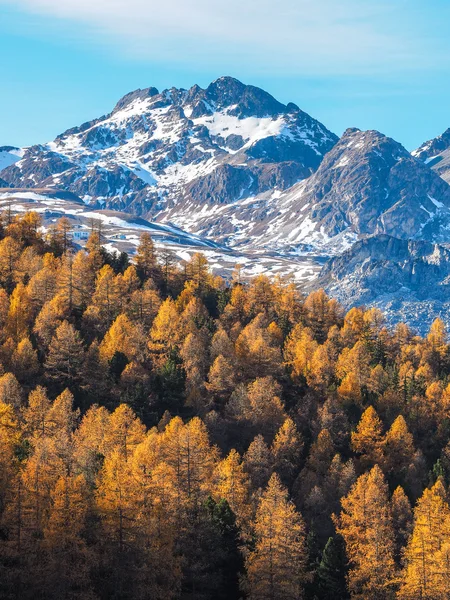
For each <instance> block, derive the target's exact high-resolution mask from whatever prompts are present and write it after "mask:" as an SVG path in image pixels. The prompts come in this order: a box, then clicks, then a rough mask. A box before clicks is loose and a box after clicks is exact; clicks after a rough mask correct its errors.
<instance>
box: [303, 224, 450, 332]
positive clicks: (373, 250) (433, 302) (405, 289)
mask: <svg viewBox="0 0 450 600" xmlns="http://www.w3.org/2000/svg"><path fill="white" fill-rule="evenodd" d="M315 285H320V286H323V287H324V288H325V289H326V290H327V292H328V293H330V294H331V295H332V296H333V297H335V298H337V299H338V300H339V301H340V302H342V304H343V305H344V306H346V307H347V308H350V307H352V306H359V305H362V304H365V305H368V306H378V307H379V308H380V309H382V310H383V311H384V312H385V313H386V315H387V317H388V318H389V319H390V320H391V321H394V322H395V321H397V322H398V321H401V320H403V321H405V322H408V323H410V324H412V325H413V326H415V327H416V328H417V329H418V330H419V331H422V332H424V331H426V330H427V329H428V328H429V326H430V324H431V323H432V321H433V320H434V318H436V317H437V316H440V317H441V318H446V319H448V318H450V250H448V249H446V248H444V247H442V246H439V245H437V244H431V243H429V242H423V241H411V240H401V239H398V238H393V237H391V236H388V235H385V234H382V235H376V236H371V237H368V238H366V239H364V240H360V241H358V242H357V243H355V244H354V245H353V246H352V248H350V249H349V250H347V251H346V252H344V253H343V254H341V255H340V256H336V257H334V258H332V259H330V260H329V261H328V262H327V263H326V265H325V266H324V267H323V268H322V271H321V273H320V275H319V278H318V280H317V281H316V282H315Z"/></svg>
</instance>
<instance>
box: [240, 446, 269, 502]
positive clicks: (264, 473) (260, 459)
mask: <svg viewBox="0 0 450 600" xmlns="http://www.w3.org/2000/svg"><path fill="white" fill-rule="evenodd" d="M272 460H273V459H272V455H271V452H270V450H269V447H268V446H267V444H266V442H265V441H264V438H263V436H262V435H257V436H256V437H255V439H254V440H253V442H252V443H251V444H250V446H249V447H248V450H247V452H246V453H245V454H244V465H245V469H246V470H247V472H248V473H249V475H250V479H251V482H252V486H253V489H254V490H258V489H260V488H263V487H265V486H266V485H267V482H268V481H269V478H270V474H271V471H272Z"/></svg>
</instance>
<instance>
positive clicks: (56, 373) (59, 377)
mask: <svg viewBox="0 0 450 600" xmlns="http://www.w3.org/2000/svg"><path fill="white" fill-rule="evenodd" d="M84 355H85V350H84V347H83V342H82V340H81V336H80V334H79V332H78V331H77V330H76V329H75V328H74V326H73V325H71V324H70V323H68V322H67V321H63V322H62V323H61V325H60V326H59V327H58V329H57V330H56V332H55V335H54V336H53V339H52V341H51V343H50V350H49V353H48V355H47V360H46V363H45V368H46V371H47V375H48V377H49V378H50V379H51V380H54V381H56V382H57V384H59V385H60V386H62V387H72V386H76V385H77V384H79V382H80V381H81V379H82V370H83V365H84Z"/></svg>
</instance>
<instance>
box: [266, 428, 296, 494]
mask: <svg viewBox="0 0 450 600" xmlns="http://www.w3.org/2000/svg"><path fill="white" fill-rule="evenodd" d="M271 450H272V454H273V458H274V467H275V469H276V471H277V473H278V474H279V476H280V478H281V480H282V481H283V482H284V483H285V484H286V485H288V484H290V483H292V481H293V478H294V476H295V474H296V472H297V470H298V469H299V466H300V458H301V454H302V450H303V440H302V438H301V435H300V434H299V432H298V430H297V427H296V425H295V423H294V421H293V420H292V419H291V418H290V417H287V419H286V420H285V421H284V423H283V425H282V426H281V427H280V429H279V430H278V433H277V434H276V436H275V439H274V441H273V444H272V448H271Z"/></svg>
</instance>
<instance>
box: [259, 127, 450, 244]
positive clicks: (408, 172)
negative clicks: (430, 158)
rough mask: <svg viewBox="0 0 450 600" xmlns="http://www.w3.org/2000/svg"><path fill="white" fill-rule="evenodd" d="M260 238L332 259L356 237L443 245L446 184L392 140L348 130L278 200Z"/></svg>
mask: <svg viewBox="0 0 450 600" xmlns="http://www.w3.org/2000/svg"><path fill="white" fill-rule="evenodd" d="M277 204H278V209H279V213H278V214H277V215H276V216H274V218H273V219H271V220H270V223H268V229H267V232H266V234H265V239H267V238H268V237H271V239H272V241H273V242H276V243H277V244H278V245H281V244H290V245H291V246H293V247H295V245H296V244H310V245H313V246H315V247H318V248H321V247H322V248H326V249H327V250H328V251H331V253H335V252H336V251H342V250H343V249H345V248H346V247H348V245H349V244H351V243H352V242H354V241H355V240H356V239H358V238H360V237H364V236H367V235H373V234H378V233H386V234H389V235H393V236H396V237H399V238H405V239H406V238H413V239H425V240H430V241H447V240H448V239H449V234H450V229H449V227H450V186H449V185H448V184H447V183H446V182H445V181H443V180H442V179H441V178H440V177H439V176H438V175H437V174H436V173H434V172H433V171H432V170H431V169H429V168H428V166H426V165H425V164H423V163H422V162H421V161H419V160H418V159H416V158H414V157H412V156H411V154H409V152H407V150H405V148H404V147H403V146H402V145H401V144H399V143H398V142H396V141H394V140H392V139H391V138H388V137H386V136H384V135H382V134H381V133H379V132H377V131H360V130H359V129H348V130H347V131H346V132H345V133H344V135H343V136H342V138H341V139H340V141H339V142H338V143H337V144H336V145H335V146H334V147H333V148H332V150H331V151H330V152H329V153H328V154H327V155H326V156H325V158H324V160H323V161H322V163H321V164H320V166H319V168H318V169H317V171H316V172H315V173H314V174H313V175H312V176H311V177H310V178H308V179H307V180H305V181H304V182H301V183H299V184H297V185H294V186H293V187H292V188H291V189H290V190H287V191H286V192H284V193H283V194H281V195H280V197H279V198H278V200H277Z"/></svg>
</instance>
